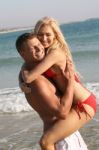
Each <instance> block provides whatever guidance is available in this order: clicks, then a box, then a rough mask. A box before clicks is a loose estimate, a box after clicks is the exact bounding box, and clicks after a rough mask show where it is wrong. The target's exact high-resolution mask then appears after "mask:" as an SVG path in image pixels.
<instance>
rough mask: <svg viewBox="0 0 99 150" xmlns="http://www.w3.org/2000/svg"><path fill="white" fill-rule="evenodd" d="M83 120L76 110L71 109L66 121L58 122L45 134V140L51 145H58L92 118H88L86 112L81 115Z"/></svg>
mask: <svg viewBox="0 0 99 150" xmlns="http://www.w3.org/2000/svg"><path fill="white" fill-rule="evenodd" d="M80 116H81V119H79V116H78V114H77V113H76V111H75V110H74V109H71V111H70V112H69V114H68V115H67V117H66V119H65V120H58V121H57V122H56V123H55V124H54V125H53V126H52V127H51V128H50V129H49V130H48V131H47V132H46V133H45V134H44V136H43V137H44V138H45V139H47V141H50V143H56V142H57V141H59V140H61V139H64V138H65V137H68V136H69V135H71V134H72V133H74V132H75V131H76V130H78V129H80V128H81V127H82V126H83V125H84V124H86V123H87V122H88V121H89V120H91V118H90V117H89V116H86V114H85V113H84V112H82V113H80Z"/></svg>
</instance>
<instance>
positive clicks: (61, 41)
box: [34, 17, 76, 72]
mask: <svg viewBox="0 0 99 150" xmlns="http://www.w3.org/2000/svg"><path fill="white" fill-rule="evenodd" d="M45 25H48V26H50V27H51V28H52V30H53V32H54V34H55V37H56V39H55V40H54V42H53V44H52V45H51V46H50V47H49V50H50V49H52V48H53V49H54V48H61V49H62V50H64V51H65V53H66V57H67V58H69V59H70V60H71V61H72V63H73V59H72V55H71V51H70V49H69V46H68V44H67V42H66V40H65V38H64V36H63V34H62V31H61V29H60V27H59V24H58V22H57V21H56V20H55V19H54V18H52V17H44V18H42V19H40V20H39V21H38V22H37V23H36V25H35V27H34V34H36V35H38V33H39V30H40V28H41V27H42V26H45ZM49 50H48V51H49ZM73 66H74V63H73ZM74 70H75V72H76V69H75V66H74Z"/></svg>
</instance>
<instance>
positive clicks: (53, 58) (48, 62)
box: [22, 50, 62, 83]
mask: <svg viewBox="0 0 99 150" xmlns="http://www.w3.org/2000/svg"><path fill="white" fill-rule="evenodd" d="M61 56H62V55H61V54H60V51H59V50H51V51H50V52H49V53H48V54H47V55H46V56H45V58H44V59H43V60H42V61H41V62H40V63H39V64H37V65H36V66H35V67H34V68H33V70H31V71H28V70H26V69H23V72H22V77H23V80H24V81H25V82H26V83H31V82H32V81H33V80H35V79H36V78H37V77H38V76H39V75H41V74H42V73H44V72H45V71H46V70H48V69H49V68H50V67H52V66H53V65H54V64H56V63H57V62H59V61H60V60H61V59H62V58H61Z"/></svg>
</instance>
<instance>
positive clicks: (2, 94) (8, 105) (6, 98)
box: [0, 83, 99, 113]
mask: <svg viewBox="0 0 99 150" xmlns="http://www.w3.org/2000/svg"><path fill="white" fill-rule="evenodd" d="M85 87H87V89H88V90H90V91H91V92H92V93H93V94H94V95H95V96H96V98H97V103H98V104H99V83H86V84H85ZM32 110H33V109H32V108H31V106H30V105H29V104H28V102H27V101H26V99H25V96H24V93H22V92H21V90H20V89H19V87H16V88H6V89H1V90H0V112H1V113H2V112H3V113H18V112H26V111H32Z"/></svg>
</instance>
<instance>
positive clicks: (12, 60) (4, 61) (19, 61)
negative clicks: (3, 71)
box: [0, 56, 23, 66]
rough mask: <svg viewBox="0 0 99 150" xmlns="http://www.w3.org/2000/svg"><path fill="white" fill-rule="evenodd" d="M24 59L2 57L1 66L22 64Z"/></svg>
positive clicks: (0, 59)
mask: <svg viewBox="0 0 99 150" xmlns="http://www.w3.org/2000/svg"><path fill="white" fill-rule="evenodd" d="M22 63H23V60H22V59H21V58H20V57H14V56H11V57H6V58H0V66H4V65H8V64H9V65H10V64H11V65H14V64H17V65H18V64H22Z"/></svg>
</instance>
